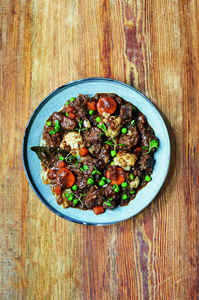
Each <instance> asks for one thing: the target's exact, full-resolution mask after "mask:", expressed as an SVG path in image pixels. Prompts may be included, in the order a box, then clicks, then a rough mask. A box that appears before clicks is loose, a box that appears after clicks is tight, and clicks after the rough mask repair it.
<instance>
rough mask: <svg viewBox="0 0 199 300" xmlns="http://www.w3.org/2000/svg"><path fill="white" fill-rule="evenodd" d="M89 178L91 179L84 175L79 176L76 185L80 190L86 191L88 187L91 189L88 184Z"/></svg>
mask: <svg viewBox="0 0 199 300" xmlns="http://www.w3.org/2000/svg"><path fill="white" fill-rule="evenodd" d="M88 178H89V177H88V176H86V175H84V174H82V175H80V176H77V180H76V184H77V186H78V188H79V189H85V188H86V187H89V185H88V183H87V180H88Z"/></svg>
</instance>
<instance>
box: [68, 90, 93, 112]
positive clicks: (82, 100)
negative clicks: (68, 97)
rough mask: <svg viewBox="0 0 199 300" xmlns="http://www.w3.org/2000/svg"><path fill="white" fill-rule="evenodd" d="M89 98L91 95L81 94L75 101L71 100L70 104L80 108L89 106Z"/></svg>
mask: <svg viewBox="0 0 199 300" xmlns="http://www.w3.org/2000/svg"><path fill="white" fill-rule="evenodd" d="M89 99H90V98H89V96H87V95H82V94H80V95H79V96H78V97H77V98H76V99H75V100H74V101H71V102H70V105H71V106H72V107H75V108H76V109H77V110H79V109H80V108H85V107H86V106H87V102H88V101H89Z"/></svg>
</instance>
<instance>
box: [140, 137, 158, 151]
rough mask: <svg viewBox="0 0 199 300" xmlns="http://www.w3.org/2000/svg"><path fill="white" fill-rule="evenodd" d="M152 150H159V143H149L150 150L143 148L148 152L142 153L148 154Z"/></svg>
mask: <svg viewBox="0 0 199 300" xmlns="http://www.w3.org/2000/svg"><path fill="white" fill-rule="evenodd" d="M152 148H157V149H158V141H156V140H152V141H151V142H150V143H149V148H147V147H142V149H144V150H147V152H145V151H142V153H143V154H148V153H149V152H151V150H152Z"/></svg>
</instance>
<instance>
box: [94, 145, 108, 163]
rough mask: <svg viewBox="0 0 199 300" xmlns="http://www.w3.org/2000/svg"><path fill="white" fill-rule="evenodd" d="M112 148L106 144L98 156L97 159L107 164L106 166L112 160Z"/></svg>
mask: <svg viewBox="0 0 199 300" xmlns="http://www.w3.org/2000/svg"><path fill="white" fill-rule="evenodd" d="M109 149H110V146H109V145H108V144H104V145H103V147H100V153H99V154H98V155H97V157H98V158H99V159H101V160H103V161H104V162H105V164H107V163H108V161H109V158H110V150H109Z"/></svg>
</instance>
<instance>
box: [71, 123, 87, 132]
mask: <svg viewBox="0 0 199 300" xmlns="http://www.w3.org/2000/svg"><path fill="white" fill-rule="evenodd" d="M82 124H83V120H80V121H79V128H75V129H73V131H74V130H77V131H78V132H80V131H82V130H86V129H88V128H82Z"/></svg>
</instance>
